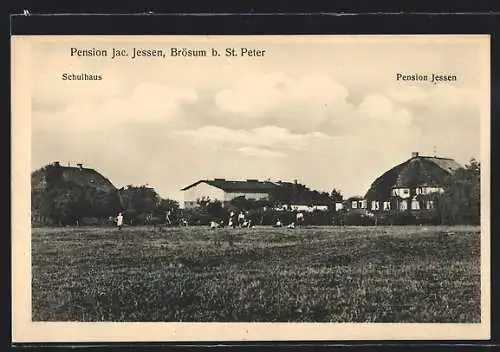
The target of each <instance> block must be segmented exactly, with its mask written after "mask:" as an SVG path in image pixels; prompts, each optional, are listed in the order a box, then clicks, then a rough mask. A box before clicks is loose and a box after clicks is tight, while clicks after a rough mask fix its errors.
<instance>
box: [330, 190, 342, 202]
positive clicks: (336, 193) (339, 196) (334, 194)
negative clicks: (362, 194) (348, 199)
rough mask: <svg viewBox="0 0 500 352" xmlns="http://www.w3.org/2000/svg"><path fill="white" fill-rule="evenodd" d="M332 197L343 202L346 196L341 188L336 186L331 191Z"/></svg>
mask: <svg viewBox="0 0 500 352" xmlns="http://www.w3.org/2000/svg"><path fill="white" fill-rule="evenodd" d="M330 198H331V200H332V201H334V202H342V200H343V199H344V196H342V193H341V192H340V190H337V189H335V188H334V189H333V190H332V193H330Z"/></svg>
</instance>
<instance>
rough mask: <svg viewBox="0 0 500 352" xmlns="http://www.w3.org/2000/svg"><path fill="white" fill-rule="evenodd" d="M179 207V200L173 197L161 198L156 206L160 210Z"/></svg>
mask: <svg viewBox="0 0 500 352" xmlns="http://www.w3.org/2000/svg"><path fill="white" fill-rule="evenodd" d="M178 209H179V202H178V201H176V200H173V199H160V202H159V203H158V205H157V206H156V210H158V211H177V210H178Z"/></svg>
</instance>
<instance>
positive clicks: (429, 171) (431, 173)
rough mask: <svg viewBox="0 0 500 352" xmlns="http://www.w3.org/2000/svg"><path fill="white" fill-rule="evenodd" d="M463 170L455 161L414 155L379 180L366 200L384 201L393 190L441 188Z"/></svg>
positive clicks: (372, 186) (374, 183)
mask: <svg viewBox="0 0 500 352" xmlns="http://www.w3.org/2000/svg"><path fill="white" fill-rule="evenodd" d="M460 168H462V165H460V164H459V163H457V162H456V161H455V160H453V159H449V158H438V157H430V156H420V155H418V154H416V155H414V156H413V157H412V158H410V159H408V160H407V161H405V162H404V163H402V164H399V165H397V166H395V167H393V168H392V169H390V170H389V171H387V172H385V173H384V174H383V175H382V176H380V177H379V178H377V179H376V180H375V181H374V182H373V183H372V185H371V187H370V189H369V190H368V192H367V193H366V196H365V198H367V199H377V200H384V199H388V198H389V197H390V195H391V190H392V189H393V188H398V187H401V188H415V187H424V186H428V187H440V186H443V185H444V183H445V181H446V178H447V177H448V176H449V175H450V174H452V173H453V172H455V171H456V170H458V169H460Z"/></svg>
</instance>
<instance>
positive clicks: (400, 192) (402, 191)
mask: <svg viewBox="0 0 500 352" xmlns="http://www.w3.org/2000/svg"><path fill="white" fill-rule="evenodd" d="M392 195H393V196H398V197H401V198H409V197H410V189H409V188H393V189H392Z"/></svg>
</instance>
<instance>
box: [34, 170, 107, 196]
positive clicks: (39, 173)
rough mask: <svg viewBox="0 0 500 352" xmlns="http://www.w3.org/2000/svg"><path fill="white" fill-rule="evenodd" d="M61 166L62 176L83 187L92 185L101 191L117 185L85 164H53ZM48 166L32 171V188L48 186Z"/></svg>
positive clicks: (40, 188)
mask: <svg viewBox="0 0 500 352" xmlns="http://www.w3.org/2000/svg"><path fill="white" fill-rule="evenodd" d="M52 166H56V167H57V168H59V170H60V172H61V175H62V178H63V179H64V180H65V181H71V182H74V183H75V184H77V185H79V186H82V187H91V188H95V189H97V190H99V191H104V192H113V191H116V187H115V186H114V185H113V184H112V183H111V181H110V180H108V179H107V178H106V177H104V176H103V175H101V174H100V173H99V172H97V171H96V170H94V169H91V168H86V167H83V166H81V165H80V166H76V167H72V166H62V165H52ZM47 167H49V165H47V166H45V167H42V168H41V169H38V170H36V171H34V172H32V173H31V186H32V189H35V190H42V189H44V188H45V186H46V177H47Z"/></svg>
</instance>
